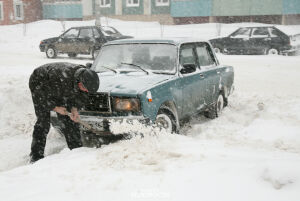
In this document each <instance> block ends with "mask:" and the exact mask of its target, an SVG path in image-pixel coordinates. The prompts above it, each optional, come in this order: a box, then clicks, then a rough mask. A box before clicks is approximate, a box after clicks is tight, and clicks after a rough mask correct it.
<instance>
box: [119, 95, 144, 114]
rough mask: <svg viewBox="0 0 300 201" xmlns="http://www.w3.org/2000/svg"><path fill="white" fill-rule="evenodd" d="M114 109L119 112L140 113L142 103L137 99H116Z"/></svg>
mask: <svg viewBox="0 0 300 201" xmlns="http://www.w3.org/2000/svg"><path fill="white" fill-rule="evenodd" d="M113 108H114V110H115V111H119V112H121V111H127V112H130V111H132V112H138V111H140V101H139V99H137V98H114V100H113Z"/></svg>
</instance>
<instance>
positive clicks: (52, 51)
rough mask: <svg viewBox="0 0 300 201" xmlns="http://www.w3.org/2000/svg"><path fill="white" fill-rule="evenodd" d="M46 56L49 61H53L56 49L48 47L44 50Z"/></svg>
mask: <svg viewBox="0 0 300 201" xmlns="http://www.w3.org/2000/svg"><path fill="white" fill-rule="evenodd" d="M46 56H47V57H48V58H50V59H54V58H56V56H57V52H56V49H55V48H54V47H48V48H47V49H46Z"/></svg>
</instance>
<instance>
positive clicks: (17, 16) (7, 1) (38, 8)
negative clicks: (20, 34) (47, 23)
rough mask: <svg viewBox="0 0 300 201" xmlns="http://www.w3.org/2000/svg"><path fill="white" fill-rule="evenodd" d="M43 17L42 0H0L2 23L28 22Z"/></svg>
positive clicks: (0, 20)
mask: <svg viewBox="0 0 300 201" xmlns="http://www.w3.org/2000/svg"><path fill="white" fill-rule="evenodd" d="M41 19H42V4H41V1H40V0H0V25H9V24H17V23H28V22H33V21H37V20H41Z"/></svg>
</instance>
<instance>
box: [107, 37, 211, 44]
mask: <svg viewBox="0 0 300 201" xmlns="http://www.w3.org/2000/svg"><path fill="white" fill-rule="evenodd" d="M192 42H208V41H207V40H204V39H199V38H190V37H176V38H175V37H174V38H134V39H122V40H115V41H109V42H107V43H106V44H105V45H116V44H129V43H134V44H136V43H157V44H162V43H165V44H173V45H180V44H182V43H192Z"/></svg>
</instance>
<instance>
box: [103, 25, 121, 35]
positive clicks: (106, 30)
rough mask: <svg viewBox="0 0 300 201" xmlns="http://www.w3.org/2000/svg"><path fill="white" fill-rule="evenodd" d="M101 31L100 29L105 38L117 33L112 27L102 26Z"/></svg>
mask: <svg viewBox="0 0 300 201" xmlns="http://www.w3.org/2000/svg"><path fill="white" fill-rule="evenodd" d="M101 29H102V32H103V34H104V35H106V36H110V35H113V34H117V33H119V32H118V31H117V30H116V29H114V28H112V27H106V26H103V27H101Z"/></svg>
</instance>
